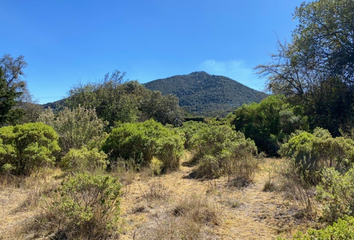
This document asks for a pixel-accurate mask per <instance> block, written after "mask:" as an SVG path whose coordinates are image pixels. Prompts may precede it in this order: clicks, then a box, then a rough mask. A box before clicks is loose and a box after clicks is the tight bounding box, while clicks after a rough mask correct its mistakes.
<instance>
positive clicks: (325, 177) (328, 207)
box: [316, 168, 354, 223]
mask: <svg viewBox="0 0 354 240" xmlns="http://www.w3.org/2000/svg"><path fill="white" fill-rule="evenodd" d="M316 197H317V199H318V200H320V201H321V202H323V205H324V207H323V218H324V220H325V221H327V222H330V223H332V222H334V221H336V220H337V219H338V218H342V217H344V216H345V215H350V216H353V217H354V168H351V169H350V170H349V171H348V172H346V173H345V174H344V175H342V174H340V173H339V172H338V171H336V170H335V169H333V168H328V169H325V170H324V171H323V173H322V182H321V183H320V184H319V185H318V186H317V194H316Z"/></svg>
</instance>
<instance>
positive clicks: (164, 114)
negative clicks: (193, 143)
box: [66, 71, 183, 129]
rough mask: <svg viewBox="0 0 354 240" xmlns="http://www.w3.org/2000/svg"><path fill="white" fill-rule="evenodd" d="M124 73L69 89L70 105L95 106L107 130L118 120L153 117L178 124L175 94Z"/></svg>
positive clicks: (178, 107) (177, 104) (127, 120)
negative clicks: (129, 77) (159, 90)
mask: <svg viewBox="0 0 354 240" xmlns="http://www.w3.org/2000/svg"><path fill="white" fill-rule="evenodd" d="M124 76H125V73H120V72H119V71H114V72H113V73H112V74H111V75H110V74H106V76H105V78H104V79H103V81H102V82H99V83H88V84H86V85H78V86H76V87H74V88H73V89H72V90H70V96H69V98H68V100H67V101H66V104H67V106H68V107H70V108H74V107H77V106H79V105H81V106H84V107H86V108H91V109H95V110H96V113H97V116H98V117H99V118H101V119H103V120H104V121H107V122H108V129H109V128H111V127H113V126H114V125H115V123H118V122H120V123H126V122H135V121H145V120H147V119H150V118H152V119H155V120H156V121H158V122H160V123H162V124H175V123H180V121H181V120H183V114H182V109H181V107H180V106H179V102H178V98H177V97H176V96H174V95H167V96H162V95H161V93H160V92H157V91H151V90H149V89H146V88H145V87H144V86H143V85H141V84H140V83H139V82H137V81H125V80H124ZM177 125H178V124H177Z"/></svg>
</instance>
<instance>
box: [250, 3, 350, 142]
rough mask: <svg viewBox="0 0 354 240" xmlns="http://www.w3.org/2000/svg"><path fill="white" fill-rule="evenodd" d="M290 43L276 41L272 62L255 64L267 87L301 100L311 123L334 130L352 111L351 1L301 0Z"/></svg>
mask: <svg viewBox="0 0 354 240" xmlns="http://www.w3.org/2000/svg"><path fill="white" fill-rule="evenodd" d="M294 18H295V19H297V20H298V21H299V24H298V26H297V28H296V29H295V30H294V31H293V34H292V41H291V43H289V44H287V43H284V44H281V43H278V47H279V48H278V53H277V54H273V55H272V56H271V58H272V62H271V63H269V64H266V65H259V66H257V67H256V69H258V70H259V73H260V74H261V75H262V76H265V77H268V83H267V87H268V90H270V91H271V92H273V93H275V94H284V95H285V96H287V97H288V98H289V99H290V101H291V102H293V103H294V102H295V103H301V104H302V105H303V106H304V107H305V110H306V112H307V114H308V115H309V120H310V124H311V127H312V128H314V127H316V126H321V127H324V128H327V129H329V130H330V131H331V132H332V133H333V134H334V135H338V134H339V131H338V129H339V127H341V125H343V124H346V123H347V122H348V120H350V119H351V118H352V116H354V112H353V107H354V105H353V103H354V94H353V93H354V74H353V73H354V2H353V1H351V0H350V1H349V0H337V1H332V0H317V1H313V2H309V3H302V4H301V5H300V6H299V7H297V8H296V10H295V14H294Z"/></svg>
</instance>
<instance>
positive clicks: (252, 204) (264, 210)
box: [122, 156, 300, 239]
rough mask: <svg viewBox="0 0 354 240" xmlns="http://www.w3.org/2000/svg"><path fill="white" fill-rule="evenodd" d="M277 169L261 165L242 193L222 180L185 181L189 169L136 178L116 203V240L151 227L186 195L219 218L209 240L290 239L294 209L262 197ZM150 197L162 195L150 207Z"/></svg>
mask: <svg viewBox="0 0 354 240" xmlns="http://www.w3.org/2000/svg"><path fill="white" fill-rule="evenodd" d="M186 160H188V156H187V157H186ZM278 163H279V160H276V159H265V160H264V161H263V162H262V163H261V164H260V169H259V171H257V173H256V175H255V178H254V182H253V183H252V184H250V185H249V186H247V187H245V188H243V189H237V188H235V187H230V186H229V185H228V183H227V179H226V178H220V179H214V180H206V181H200V180H196V179H191V178H188V175H189V174H190V173H191V172H192V171H193V169H194V167H190V166H181V167H180V170H179V171H177V172H173V173H170V174H165V175H163V176H161V177H155V178H150V179H149V178H147V179H144V178H143V177H141V178H138V179H136V180H135V181H134V182H133V183H132V184H131V185H130V186H129V187H127V189H126V190H127V192H126V194H125V197H124V198H123V199H122V213H123V216H124V218H125V219H127V221H126V222H125V223H126V225H125V229H126V231H125V233H124V234H123V236H122V237H123V239H133V235H134V231H137V230H139V229H140V228H142V227H144V226H145V225H146V224H151V222H157V223H158V222H159V221H160V220H161V218H164V217H166V214H168V212H169V211H170V209H171V205H173V204H174V203H175V202H177V201H178V199H182V198H185V197H187V196H191V195H197V196H199V197H202V196H207V198H208V199H209V200H211V201H212V202H213V204H215V205H216V206H217V207H218V209H219V210H220V211H221V212H222V219H223V220H222V224H220V225H218V226H215V227H213V228H211V229H210V230H211V231H212V232H213V233H214V234H215V235H214V238H215V239H274V238H276V236H277V235H278V234H279V233H282V234H285V235H289V234H292V233H294V232H295V228H298V225H299V224H300V223H299V221H298V220H297V219H296V218H295V213H296V211H295V208H294V206H292V205H290V204H289V202H286V201H284V199H283V197H282V196H281V194H279V193H278V192H264V191H263V188H264V184H265V182H266V181H267V180H268V179H269V169H271V168H272V166H273V165H274V164H278ZM150 193H151V195H154V194H155V195H159V194H161V195H164V194H166V195H165V197H164V196H162V199H163V200H162V201H154V200H151V199H150V200H149V199H146V196H147V195H149V194H150ZM137 210H139V211H137Z"/></svg>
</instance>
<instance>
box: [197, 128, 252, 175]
mask: <svg viewBox="0 0 354 240" xmlns="http://www.w3.org/2000/svg"><path fill="white" fill-rule="evenodd" d="M193 141H195V145H196V149H197V150H196V151H197V153H196V158H197V160H199V162H200V166H199V168H198V169H197V171H196V174H197V177H219V176H220V175H222V174H227V175H228V176H232V177H235V178H245V179H246V180H250V177H251V175H252V173H253V171H254V170H255V165H254V161H253V159H254V155H255V154H256V152H257V148H256V146H255V144H254V142H253V141H252V140H250V139H246V138H245V136H244V134H243V133H241V132H236V131H234V130H233V129H232V128H231V127H229V126H226V125H221V126H209V127H208V128H203V129H201V130H200V131H198V132H197V133H196V134H195V136H194V139H193ZM246 172H247V174H245V173H246Z"/></svg>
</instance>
